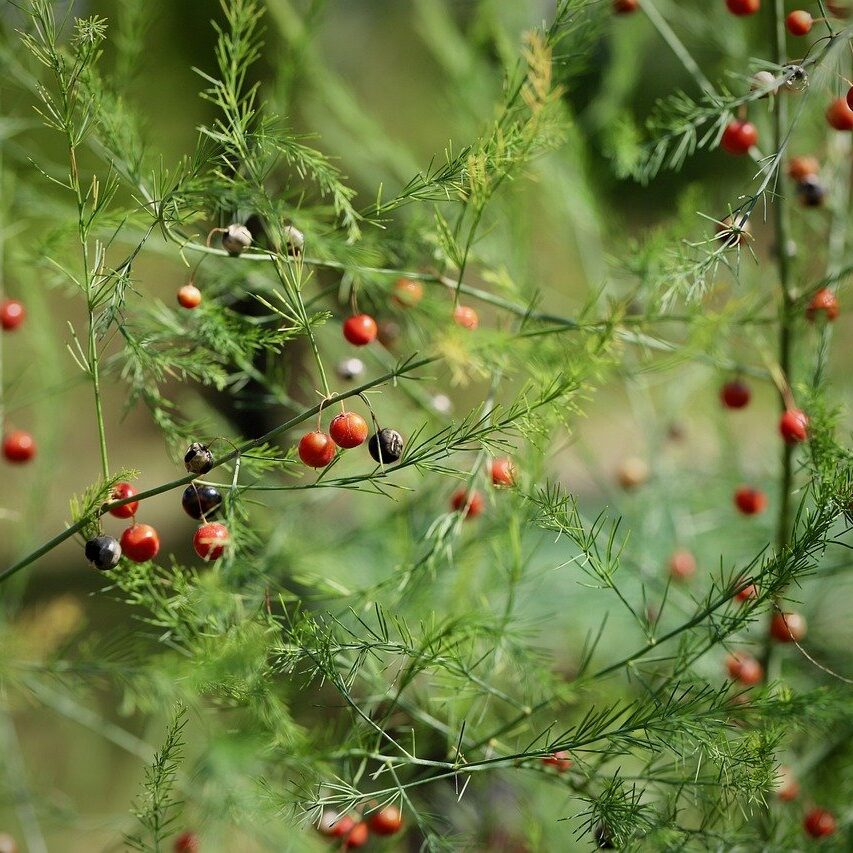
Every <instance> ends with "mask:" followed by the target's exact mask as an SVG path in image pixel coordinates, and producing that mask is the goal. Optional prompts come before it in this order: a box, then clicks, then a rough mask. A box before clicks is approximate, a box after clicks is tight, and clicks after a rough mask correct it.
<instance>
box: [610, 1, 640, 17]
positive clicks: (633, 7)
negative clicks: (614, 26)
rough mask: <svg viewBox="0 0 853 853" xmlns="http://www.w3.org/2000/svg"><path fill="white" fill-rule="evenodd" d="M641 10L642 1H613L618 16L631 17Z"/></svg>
mask: <svg viewBox="0 0 853 853" xmlns="http://www.w3.org/2000/svg"><path fill="white" fill-rule="evenodd" d="M639 8H640V0H613V11H614V12H615V13H616V14H617V15H630V14H631V12H636V11H637V9H639Z"/></svg>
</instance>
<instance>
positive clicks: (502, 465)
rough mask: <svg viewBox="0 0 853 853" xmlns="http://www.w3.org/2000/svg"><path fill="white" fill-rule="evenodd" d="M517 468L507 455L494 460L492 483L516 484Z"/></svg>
mask: <svg viewBox="0 0 853 853" xmlns="http://www.w3.org/2000/svg"><path fill="white" fill-rule="evenodd" d="M515 477H516V470H515V465H513V464H512V460H511V459H507V458H506V457H504V458H502V459H494V460H492V485H493V486H498V487H500V486H514V485H515Z"/></svg>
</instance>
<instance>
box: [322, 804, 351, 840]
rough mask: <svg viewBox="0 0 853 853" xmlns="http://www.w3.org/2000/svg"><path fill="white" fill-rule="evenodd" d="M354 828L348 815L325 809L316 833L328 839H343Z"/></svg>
mask: <svg viewBox="0 0 853 853" xmlns="http://www.w3.org/2000/svg"><path fill="white" fill-rule="evenodd" d="M354 826H355V821H354V820H353V819H352V818H351V817H350V816H349V815H342V814H340V813H339V812H336V811H334V810H332V809H326V811H324V812H323V814H321V815H320V822H319V823H318V824H317V831H318V832H319V833H320V834H321V835H325V836H328V837H329V838H343V836H345V835H346V834H347V833H348V832H349V831H350V830H351V829H352V828H353V827H354Z"/></svg>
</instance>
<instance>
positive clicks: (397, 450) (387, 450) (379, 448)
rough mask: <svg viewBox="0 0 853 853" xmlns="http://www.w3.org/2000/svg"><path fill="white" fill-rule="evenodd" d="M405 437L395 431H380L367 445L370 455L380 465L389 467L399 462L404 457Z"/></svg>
mask: <svg viewBox="0 0 853 853" xmlns="http://www.w3.org/2000/svg"><path fill="white" fill-rule="evenodd" d="M403 447H404V442H403V436H402V435H400V433H399V432H397V430H395V429H388V428H387V427H386V428H385V429H381V430H379V432H377V433H375V434H374V435H373V436H372V437H371V439H370V441H369V442H368V443H367V449H368V451H370V455H371V456H372V457H373V458H374V459H375V460H376V461H377V462H378V463H379V464H380V465H389V464H390V463H392V462H397V461H398V460H399V459H400V457H401V456H402V455H403Z"/></svg>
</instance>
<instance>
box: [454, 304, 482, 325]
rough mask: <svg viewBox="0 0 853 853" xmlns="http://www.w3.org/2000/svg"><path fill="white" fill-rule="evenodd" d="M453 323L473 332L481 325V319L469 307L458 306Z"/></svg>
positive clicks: (455, 309)
mask: <svg viewBox="0 0 853 853" xmlns="http://www.w3.org/2000/svg"><path fill="white" fill-rule="evenodd" d="M453 322H454V323H456V325H457V326H462V328H463V329H470V330H471V331H473V330H474V329H476V328H477V326H479V325H480V318H479V317H478V316H477V312H476V311H475V310H474V309H473V308H471V307H470V306H469V305H457V306H456V307H455V308H454V309H453Z"/></svg>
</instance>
